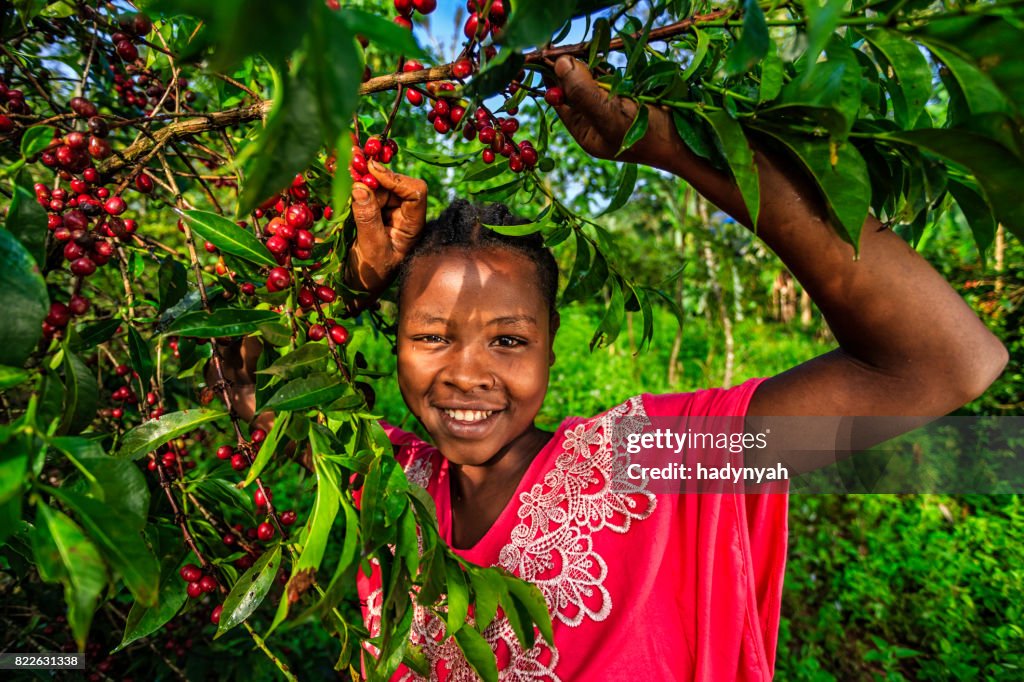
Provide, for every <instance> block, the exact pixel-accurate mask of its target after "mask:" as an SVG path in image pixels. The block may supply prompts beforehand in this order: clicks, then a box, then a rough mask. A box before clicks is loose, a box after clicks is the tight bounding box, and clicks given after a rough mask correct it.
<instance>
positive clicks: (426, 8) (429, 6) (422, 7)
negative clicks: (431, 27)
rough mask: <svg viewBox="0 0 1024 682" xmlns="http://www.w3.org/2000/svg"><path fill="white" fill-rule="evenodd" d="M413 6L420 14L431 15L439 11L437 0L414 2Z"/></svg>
mask: <svg viewBox="0 0 1024 682" xmlns="http://www.w3.org/2000/svg"><path fill="white" fill-rule="evenodd" d="M412 6H413V7H415V8H416V11H418V12H419V13H420V14H430V13H431V12H433V11H434V10H435V9H437V0H412Z"/></svg>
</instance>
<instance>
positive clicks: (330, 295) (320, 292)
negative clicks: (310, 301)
mask: <svg viewBox="0 0 1024 682" xmlns="http://www.w3.org/2000/svg"><path fill="white" fill-rule="evenodd" d="M336 296H337V294H336V293H335V291H334V289H332V288H330V287H329V286H325V285H323V284H321V285H320V286H318V287H317V288H316V297H317V298H319V299H320V300H321V301H323V302H324V303H333V302H334V299H335V297H336Z"/></svg>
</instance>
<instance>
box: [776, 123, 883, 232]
mask: <svg viewBox="0 0 1024 682" xmlns="http://www.w3.org/2000/svg"><path fill="white" fill-rule="evenodd" d="M765 132H767V133H768V134H769V135H771V136H772V137H774V138H775V139H777V140H779V141H780V142H782V144H784V145H785V146H786V147H787V148H788V149H789V151H791V152H792V153H793V154H794V155H795V156H796V158H797V159H798V160H799V161H800V163H801V165H802V166H803V167H804V168H805V169H806V170H807V172H808V173H810V174H811V176H812V177H813V178H814V182H815V184H817V186H818V189H819V190H821V193H822V195H823V196H824V198H825V201H826V204H827V208H828V211H829V214H830V217H831V218H832V221H833V223H834V226H835V228H836V230H837V231H838V232H839V234H840V235H841V236H842V237H843V238H844V239H846V240H847V241H848V242H849V243H850V244H852V245H853V247H854V251H857V249H858V244H859V243H860V231H861V228H862V227H863V226H864V220H865V219H866V218H867V216H868V207H869V206H870V203H871V182H870V180H869V179H868V169H867V164H866V163H865V162H864V157H862V156H861V155H860V152H858V151H857V148H856V147H854V146H853V145H852V144H850V143H849V142H843V143H838V142H834V141H829V140H825V139H813V140H812V139H808V138H803V137H795V136H783V135H782V134H780V133H777V132H773V131H771V130H765ZM833 161H834V162H835V163H833Z"/></svg>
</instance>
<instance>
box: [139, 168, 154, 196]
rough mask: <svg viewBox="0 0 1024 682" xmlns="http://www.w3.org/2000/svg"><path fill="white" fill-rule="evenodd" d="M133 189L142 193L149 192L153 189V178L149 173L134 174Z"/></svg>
mask: <svg viewBox="0 0 1024 682" xmlns="http://www.w3.org/2000/svg"><path fill="white" fill-rule="evenodd" d="M135 189H137V190H139V191H140V192H142V193H143V194H149V193H150V192H152V191H153V178H151V177H150V175H149V173H139V174H138V175H136V176H135Z"/></svg>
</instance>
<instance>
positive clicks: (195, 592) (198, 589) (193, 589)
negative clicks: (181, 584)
mask: <svg viewBox="0 0 1024 682" xmlns="http://www.w3.org/2000/svg"><path fill="white" fill-rule="evenodd" d="M185 591H186V592H188V596H190V597H192V598H193V599H197V598H198V597H201V596H202V595H203V586H202V585H200V584H199V581H198V580H197V581H195V582H191V583H189V584H188V587H186V588H185Z"/></svg>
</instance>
